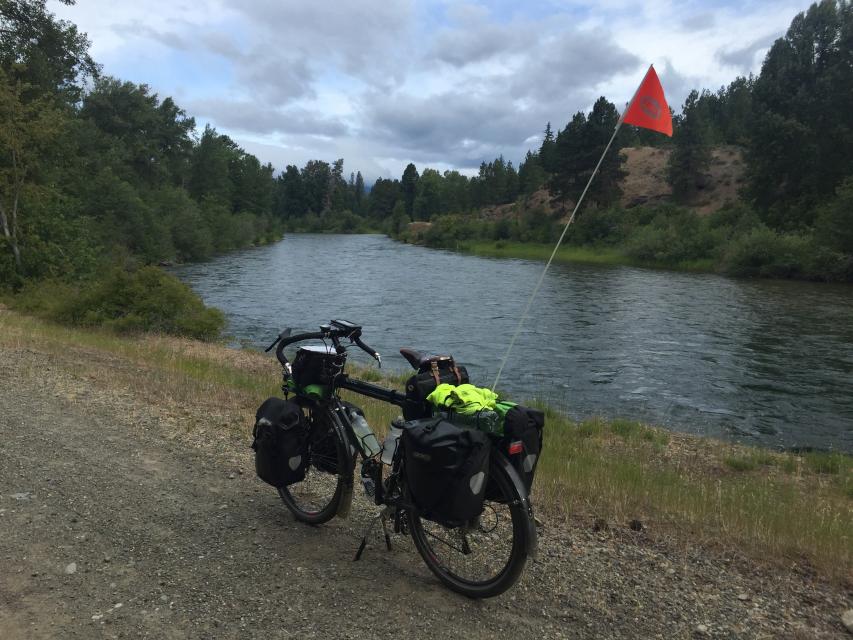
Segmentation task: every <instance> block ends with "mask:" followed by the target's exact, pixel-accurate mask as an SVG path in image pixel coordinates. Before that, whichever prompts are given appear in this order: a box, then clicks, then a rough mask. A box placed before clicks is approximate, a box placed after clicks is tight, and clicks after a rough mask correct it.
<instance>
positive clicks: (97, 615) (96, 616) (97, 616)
mask: <svg viewBox="0 0 853 640" xmlns="http://www.w3.org/2000/svg"><path fill="white" fill-rule="evenodd" d="M103 617H104V616H103V615H102V614H100V613H96V614H95V615H93V616H92V620H100V619H101V618H103Z"/></svg>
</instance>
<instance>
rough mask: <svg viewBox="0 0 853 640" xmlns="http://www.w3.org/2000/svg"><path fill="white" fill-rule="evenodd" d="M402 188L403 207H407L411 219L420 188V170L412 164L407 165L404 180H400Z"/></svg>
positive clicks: (407, 213)
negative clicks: (418, 188)
mask: <svg viewBox="0 0 853 640" xmlns="http://www.w3.org/2000/svg"><path fill="white" fill-rule="evenodd" d="M400 186H401V187H402V190H403V205H404V206H405V207H406V215H407V216H409V218H410V219H411V218H412V216H413V211H414V206H415V196H416V195H417V187H418V170H417V168H416V167H415V165H414V164H412V163H411V162H410V163H409V164H408V165H406V169H405V171H403V178H402V180H400Z"/></svg>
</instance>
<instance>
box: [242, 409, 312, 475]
mask: <svg viewBox="0 0 853 640" xmlns="http://www.w3.org/2000/svg"><path fill="white" fill-rule="evenodd" d="M307 426H308V425H307V424H306V420H305V416H304V415H303V414H302V409H301V408H300V407H299V405H297V404H296V403H295V402H288V401H285V400H282V399H280V398H269V399H268V400H266V401H265V402H264V403H263V404H262V405H261V406H260V407H259V408H258V412H257V414H255V428H254V430H253V432H252V435H254V436H255V440H254V442H252V449H254V450H255V471H256V472H257V474H258V477H259V478H260V479H261V480H263V481H264V482H266V483H268V484H271V485H273V486H274V487H286V486H288V485H291V484H293V483H295V482H300V481H302V480H304V479H305V468H306V467H307V465H308V428H307Z"/></svg>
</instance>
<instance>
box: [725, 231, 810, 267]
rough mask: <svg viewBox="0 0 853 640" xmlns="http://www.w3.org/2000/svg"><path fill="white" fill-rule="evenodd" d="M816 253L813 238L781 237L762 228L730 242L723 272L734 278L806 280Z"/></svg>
mask: <svg viewBox="0 0 853 640" xmlns="http://www.w3.org/2000/svg"><path fill="white" fill-rule="evenodd" d="M813 252H814V244H813V242H812V241H811V239H810V238H808V237H806V236H802V235H798V234H784V233H778V232H776V231H773V230H772V229H769V228H767V227H766V226H763V225H762V226H759V227H756V228H754V229H752V230H751V231H749V232H748V233H746V234H744V235H742V236H740V237H737V238H735V239H734V240H733V241H732V242H731V244H730V245H729V246H728V247H727V249H726V250H725V252H724V254H723V257H722V262H721V268H722V271H723V272H724V273H727V274H729V275H734V276H762V277H766V278H797V277H803V276H804V275H806V271H807V268H806V265H807V264H808V262H809V260H810V257H811V255H812V254H813Z"/></svg>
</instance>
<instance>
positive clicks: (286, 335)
mask: <svg viewBox="0 0 853 640" xmlns="http://www.w3.org/2000/svg"><path fill="white" fill-rule="evenodd" d="M291 333H293V329H292V328H291V327H287V329H284V330H282V332H281V333H279V334H278V337H277V338H276V339H275V341H274V342H273V343H272V344H271V345H270V346H268V347H267V348H266V349H264V353H269V352H270V351H272V350H273V349H274V348H275V345H277V344H278V343H279V341H281V340H283V339H284V338H289V337H290V334H291Z"/></svg>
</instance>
